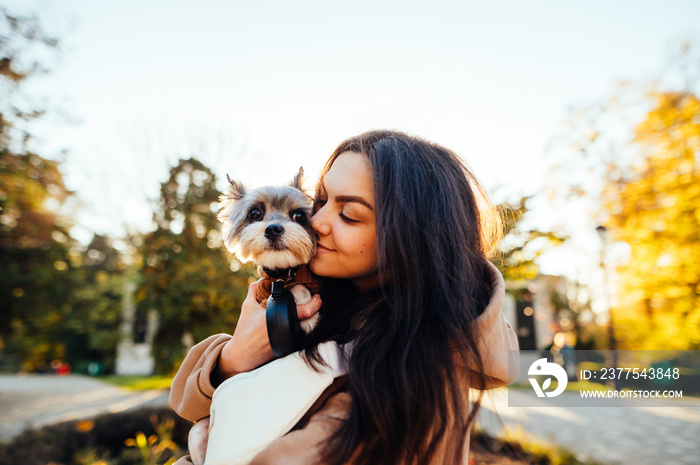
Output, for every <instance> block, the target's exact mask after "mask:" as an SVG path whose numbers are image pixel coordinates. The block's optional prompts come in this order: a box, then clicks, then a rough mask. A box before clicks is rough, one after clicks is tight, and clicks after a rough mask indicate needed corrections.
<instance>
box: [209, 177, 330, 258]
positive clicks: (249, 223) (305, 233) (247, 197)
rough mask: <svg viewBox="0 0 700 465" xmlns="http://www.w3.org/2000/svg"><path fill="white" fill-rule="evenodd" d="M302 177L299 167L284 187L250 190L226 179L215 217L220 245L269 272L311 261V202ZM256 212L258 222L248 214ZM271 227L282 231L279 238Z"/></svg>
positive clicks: (312, 234)
mask: <svg viewBox="0 0 700 465" xmlns="http://www.w3.org/2000/svg"><path fill="white" fill-rule="evenodd" d="M303 177H304V170H303V169H302V168H299V172H298V173H297V175H296V176H294V179H293V180H292V182H290V183H289V185H287V186H264V187H259V188H257V189H254V190H248V189H246V187H245V186H244V185H243V184H242V183H240V182H238V181H232V180H231V179H229V184H230V186H229V190H228V192H227V193H226V194H224V195H222V196H221V199H220V201H221V207H222V208H221V211H220V212H219V215H218V218H219V220H220V221H221V222H222V223H223V227H222V232H223V239H224V244H226V248H227V249H228V250H229V251H230V252H231V253H233V254H234V255H235V256H236V258H238V259H239V260H240V261H242V262H250V261H254V262H255V263H257V264H258V265H261V266H263V267H265V268H269V269H285V268H291V267H295V266H298V265H302V264H305V263H308V262H309V261H310V260H311V258H312V257H313V255H314V252H315V250H316V244H315V238H314V231H313V229H312V228H311V222H310V219H311V215H312V199H311V197H310V196H309V195H308V194H306V193H305V192H304V191H303V188H302V181H303ZM256 209H257V210H258V211H259V212H260V213H261V214H262V216H261V217H260V218H259V219H258V218H257V217H256V216H255V215H252V213H253V212H254V210H256ZM297 214H300V215H297ZM295 215H296V216H295ZM295 218H297V219H298V220H295ZM275 226H276V227H281V228H282V232H281V233H279V235H275V234H270V231H271V229H270V228H272V227H275ZM277 231H279V229H277ZM271 236H275V237H271Z"/></svg>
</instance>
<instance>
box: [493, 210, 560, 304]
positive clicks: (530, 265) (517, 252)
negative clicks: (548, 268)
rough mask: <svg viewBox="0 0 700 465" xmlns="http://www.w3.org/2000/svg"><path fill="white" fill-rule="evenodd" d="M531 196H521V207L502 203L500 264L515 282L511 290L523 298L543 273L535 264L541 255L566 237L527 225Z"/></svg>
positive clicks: (497, 261)
mask: <svg viewBox="0 0 700 465" xmlns="http://www.w3.org/2000/svg"><path fill="white" fill-rule="evenodd" d="M530 199H531V197H529V196H527V197H521V198H520V200H519V201H518V205H517V207H513V206H512V205H510V204H507V203H503V204H500V205H499V206H498V210H499V211H501V212H502V214H501V217H502V219H503V234H504V237H503V240H502V241H501V243H500V244H499V250H500V254H499V257H498V259H497V260H496V266H497V267H498V269H499V270H500V271H501V273H502V274H503V277H504V279H505V280H506V281H507V282H509V284H510V285H511V287H512V290H511V292H513V293H514V294H515V296H516V297H521V294H523V293H525V292H526V287H527V283H528V282H530V281H532V280H533V279H535V278H536V277H537V275H538V274H539V267H538V266H537V264H536V263H535V261H536V260H537V258H538V257H540V256H541V255H542V253H543V252H544V251H545V250H547V249H548V248H550V247H553V246H557V245H560V244H562V243H563V242H564V241H565V240H566V238H565V237H561V236H558V235H556V234H555V233H553V232H549V231H539V230H538V229H536V228H534V227H528V226H527V225H526V224H525V222H524V220H525V218H526V217H527V214H528V211H529V209H528V206H527V203H528V201H529V200H530Z"/></svg>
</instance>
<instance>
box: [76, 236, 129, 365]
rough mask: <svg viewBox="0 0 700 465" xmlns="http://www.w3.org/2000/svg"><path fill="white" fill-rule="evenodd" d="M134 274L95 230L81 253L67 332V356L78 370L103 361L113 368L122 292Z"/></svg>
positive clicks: (118, 336) (118, 331)
mask: <svg viewBox="0 0 700 465" xmlns="http://www.w3.org/2000/svg"><path fill="white" fill-rule="evenodd" d="M134 275H135V273H134V272H133V267H132V268H131V269H130V268H128V267H126V265H125V264H124V262H123V261H122V256H121V254H120V253H119V251H118V250H116V249H115V248H114V246H113V245H112V241H111V239H110V238H108V237H106V236H101V235H98V234H96V235H95V236H94V237H93V239H92V241H91V242H90V244H89V245H88V246H87V248H86V249H85V250H84V251H83V252H82V254H80V257H79V266H77V267H76V270H75V273H74V278H75V281H76V286H75V288H74V292H73V296H72V297H73V302H72V306H71V313H70V314H69V315H68V318H67V321H66V328H65V333H64V340H65V344H66V358H67V360H68V361H69V362H70V363H71V364H73V365H74V367H75V368H76V369H78V371H86V369H87V365H88V364H89V363H90V362H100V363H101V364H102V365H103V367H104V368H105V370H106V371H108V372H109V371H112V369H113V368H114V362H115V357H116V347H117V343H118V342H119V340H120V339H121V337H122V334H121V333H120V330H119V328H120V323H121V317H122V299H123V294H124V290H125V286H126V283H127V281H134V280H135V279H136V276H134Z"/></svg>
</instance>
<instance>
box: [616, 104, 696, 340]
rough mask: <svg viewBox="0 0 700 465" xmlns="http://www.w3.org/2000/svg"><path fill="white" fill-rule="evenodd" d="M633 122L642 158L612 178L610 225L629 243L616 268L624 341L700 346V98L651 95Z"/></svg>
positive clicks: (618, 325)
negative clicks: (638, 120)
mask: <svg viewBox="0 0 700 465" xmlns="http://www.w3.org/2000/svg"><path fill="white" fill-rule="evenodd" d="M649 97H650V98H651V99H653V100H652V101H653V108H652V109H651V111H650V112H649V113H648V114H647V116H646V119H645V120H644V121H643V122H642V123H641V124H639V125H638V126H637V127H636V128H635V139H634V142H635V144H636V145H637V146H638V147H639V149H640V157H639V159H638V161H637V162H636V163H635V164H634V165H633V167H632V169H631V171H630V174H629V175H628V176H625V177H623V179H616V180H611V181H609V182H608V185H607V189H606V190H607V192H606V194H607V195H606V197H607V198H608V199H609V200H608V202H607V204H606V205H605V207H606V209H607V211H608V212H609V213H610V223H609V225H608V226H609V230H610V231H611V233H612V234H614V235H615V236H616V237H615V239H617V240H619V241H624V242H626V243H627V244H629V246H630V257H629V261H627V263H625V264H624V265H623V266H621V267H619V268H618V270H617V276H618V279H617V281H618V286H617V305H616V306H615V308H614V315H613V316H614V322H615V331H616V335H617V339H618V340H619V345H620V346H621V347H620V348H629V349H659V350H661V349H700V101H699V100H698V98H697V97H696V96H695V95H693V94H691V93H688V92H675V93H674V92H657V93H653V94H650V95H649Z"/></svg>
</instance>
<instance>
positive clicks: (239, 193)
mask: <svg viewBox="0 0 700 465" xmlns="http://www.w3.org/2000/svg"><path fill="white" fill-rule="evenodd" d="M226 179H228V183H229V189H228V192H227V193H226V194H224V195H223V196H222V198H226V199H230V200H241V199H242V198H243V197H244V196H245V193H246V189H245V186H244V185H243V183H241V182H240V181H234V180H232V179H231V178H230V177H229V176H228V173H227V174H226Z"/></svg>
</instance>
